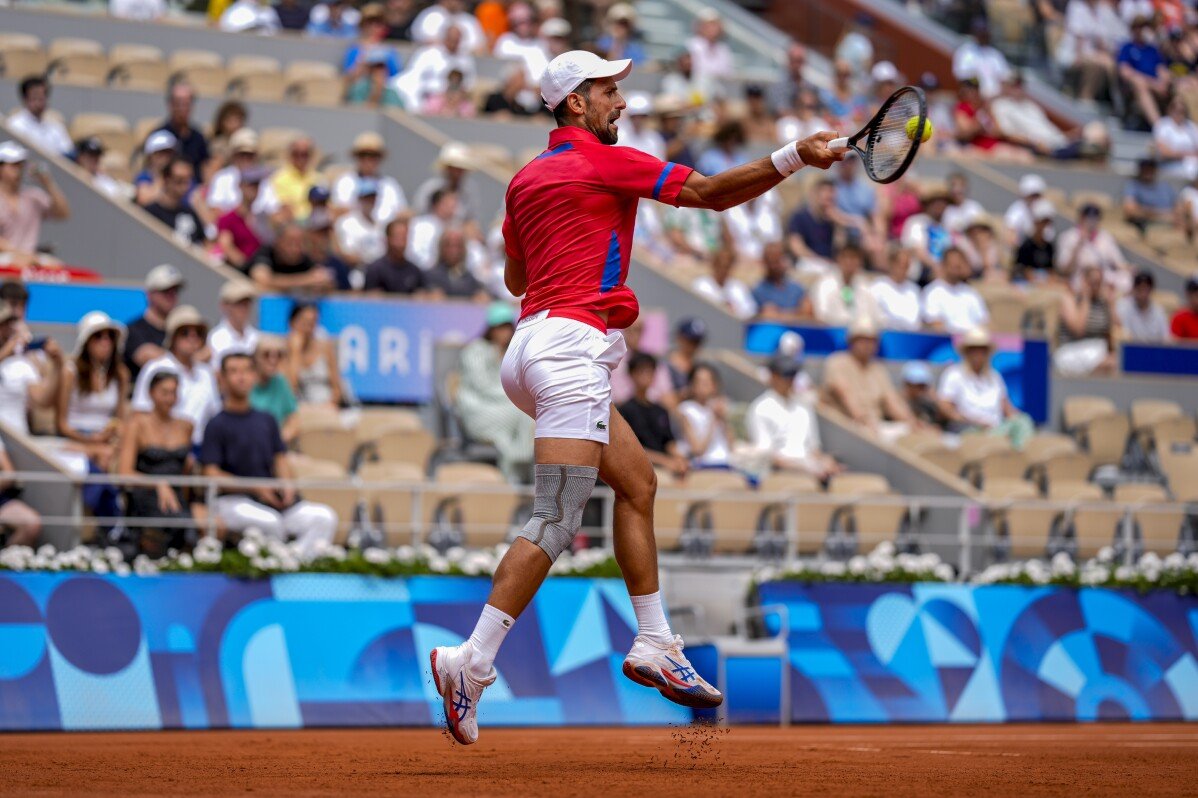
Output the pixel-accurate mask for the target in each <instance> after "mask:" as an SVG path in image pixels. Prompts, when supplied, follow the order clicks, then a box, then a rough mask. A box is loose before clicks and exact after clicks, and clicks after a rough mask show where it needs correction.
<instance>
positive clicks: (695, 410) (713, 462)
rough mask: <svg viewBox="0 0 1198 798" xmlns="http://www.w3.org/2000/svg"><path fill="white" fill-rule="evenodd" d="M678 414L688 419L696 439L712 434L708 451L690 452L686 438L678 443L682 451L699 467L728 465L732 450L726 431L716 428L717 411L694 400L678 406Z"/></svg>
mask: <svg viewBox="0 0 1198 798" xmlns="http://www.w3.org/2000/svg"><path fill="white" fill-rule="evenodd" d="M678 414H679V415H680V416H682V417H683V418H685V419H686V422H687V423H688V424H689V425H690V428H691V431H692V432H693V433H694V434H695V437H696V438H706V437H707V435H708V433H710V434H711V440H710V441H708V443H707V450H706V451H703V452H692V451H690V446H689V444H688V443H687V441H686V440H685V439H684V438H680V439H679V441H678V444H679V447H680V449H681V450H682V451H683V452H684V453H686V454H687V455H688V456H690V458H691V459H692V460H694V461H695V462H696V463H698V464H699V465H704V466H722V465H728V458H729V457H730V456H731V454H732V449H731V447H729V445H728V437H727V436H726V435H724V431H723V430H722V429H720V428H719V427H718V426H716V418H715V411H713V410H712V409H711V408H710V407H707V406H706V405H701V404H699V403H698V402H696V401H694V400H693V399H687V400H686V401H685V402H683V403H682V404H680V405H678ZM713 426H715V430H714V432H713V431H712V427H713Z"/></svg>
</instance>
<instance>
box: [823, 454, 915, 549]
mask: <svg viewBox="0 0 1198 798" xmlns="http://www.w3.org/2000/svg"><path fill="white" fill-rule="evenodd" d="M828 493H829V494H832V495H833V496H836V497H838V498H839V497H851V498H850V499H849V501H848V502H845V503H843V505H842V506H841V507H840V508H839V510H838V513H839V516H840V518H841V519H842V521H843V527H844V530H845V531H852V532H853V533H854V534H855V535H856V539H857V550H858V551H870V550H872V549H873V548H874V546H876V545H877V544H878V543H881V542H882V541H884V540H893V539H894V538H895V536H896V535H897V533H898V531H899V528H900V527H901V525H902V522H903V519H904V518H906V516H907V504H906V503H905V502H903V501H898V500H897V494H895V493H894V491H892V490H891V489H890V482H889V481H888V480H887V479H886V477H884V476H882V475H880V474H859V473H848V474H838V475H837V476H835V477H833V478H832V480H831V481H830V482H829V483H828ZM891 496H894V497H896V500H895V501H876V500H877V499H880V498H882V497H891ZM866 497H869V498H873V499H875V501H870V500H869V498H866ZM862 499H865V500H864V501H862Z"/></svg>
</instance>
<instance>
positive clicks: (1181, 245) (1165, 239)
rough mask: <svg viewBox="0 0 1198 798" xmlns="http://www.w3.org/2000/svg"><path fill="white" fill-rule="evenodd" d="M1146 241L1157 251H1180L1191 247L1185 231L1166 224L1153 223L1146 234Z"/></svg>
mask: <svg viewBox="0 0 1198 798" xmlns="http://www.w3.org/2000/svg"><path fill="white" fill-rule="evenodd" d="M1144 243H1146V244H1147V245H1148V246H1149V247H1151V248H1152V249H1154V250H1156V251H1157V252H1162V253H1163V252H1170V253H1174V252H1180V251H1182V250H1185V249H1186V248H1187V247H1189V242H1188V241H1187V240H1186V234H1185V232H1184V231H1182V230H1179V229H1177V228H1174V227H1167V226H1165V225H1159V224H1158V225H1151V226H1150V227H1149V228H1148V230H1147V232H1146V233H1145V235H1144ZM1191 251H1192V250H1191Z"/></svg>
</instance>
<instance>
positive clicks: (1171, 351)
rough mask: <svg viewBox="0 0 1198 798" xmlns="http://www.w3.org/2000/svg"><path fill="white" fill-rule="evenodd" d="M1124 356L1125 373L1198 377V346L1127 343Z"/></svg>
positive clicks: (1123, 352)
mask: <svg viewBox="0 0 1198 798" xmlns="http://www.w3.org/2000/svg"><path fill="white" fill-rule="evenodd" d="M1122 355H1123V364H1122V365H1123V371H1124V372H1125V373H1127V374H1167V375H1176V376H1182V377H1192V376H1198V346H1187V345H1185V344H1173V345H1171V346H1153V345H1152V344H1132V343H1125V344H1123V346H1122Z"/></svg>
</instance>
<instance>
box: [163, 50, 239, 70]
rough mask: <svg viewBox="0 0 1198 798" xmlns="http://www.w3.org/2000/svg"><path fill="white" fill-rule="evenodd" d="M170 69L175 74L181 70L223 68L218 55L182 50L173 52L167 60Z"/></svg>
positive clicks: (205, 51) (207, 51)
mask: <svg viewBox="0 0 1198 798" xmlns="http://www.w3.org/2000/svg"><path fill="white" fill-rule="evenodd" d="M167 63H168V64H170V67H171V69H173V70H175V71H176V72H178V71H180V70H183V69H191V68H192V67H218V68H219V67H223V66H224V65H225V62H224V59H223V58H221V57H220V53H216V52H213V51H212V50H194V49H186V48H185V49H182V50H175V51H174V52H173V53H171V55H170V58H169V59H168V60H167Z"/></svg>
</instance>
